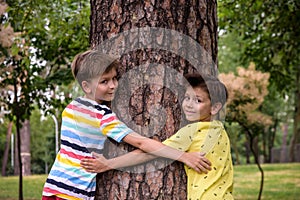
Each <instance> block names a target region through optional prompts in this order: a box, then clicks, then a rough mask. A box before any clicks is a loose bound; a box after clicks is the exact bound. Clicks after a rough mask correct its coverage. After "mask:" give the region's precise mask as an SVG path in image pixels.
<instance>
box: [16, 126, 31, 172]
mask: <svg viewBox="0 0 300 200" xmlns="http://www.w3.org/2000/svg"><path fill="white" fill-rule="evenodd" d="M20 137H21V138H22V139H21V151H20V153H21V162H22V175H24V176H27V175H31V154H30V123H29V120H25V121H24V122H23V123H22V126H21V129H20ZM15 147H16V151H15V152H18V151H17V148H18V145H15ZM15 155H16V156H17V155H18V154H17V153H15ZM15 160H16V162H15V163H16V164H15V167H14V174H15V175H17V174H19V173H20V167H19V164H18V163H19V161H18V159H15Z"/></svg>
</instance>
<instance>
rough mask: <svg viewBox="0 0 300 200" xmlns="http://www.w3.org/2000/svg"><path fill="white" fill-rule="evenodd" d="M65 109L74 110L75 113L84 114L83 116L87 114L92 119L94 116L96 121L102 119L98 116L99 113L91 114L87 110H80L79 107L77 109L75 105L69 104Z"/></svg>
mask: <svg viewBox="0 0 300 200" xmlns="http://www.w3.org/2000/svg"><path fill="white" fill-rule="evenodd" d="M67 108H69V109H71V110H75V111H78V112H81V113H84V114H89V115H90V116H92V117H95V116H96V118H97V119H102V117H103V115H102V114H100V113H95V112H92V111H90V110H87V109H84V108H80V107H78V106H76V105H72V104H69V105H68V106H67Z"/></svg>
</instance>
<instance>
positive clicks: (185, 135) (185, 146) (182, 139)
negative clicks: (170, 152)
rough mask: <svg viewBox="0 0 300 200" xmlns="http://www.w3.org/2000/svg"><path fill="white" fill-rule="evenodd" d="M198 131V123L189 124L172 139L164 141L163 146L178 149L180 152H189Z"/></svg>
mask: <svg viewBox="0 0 300 200" xmlns="http://www.w3.org/2000/svg"><path fill="white" fill-rule="evenodd" d="M196 131H197V123H194V124H189V125H187V126H185V127H183V128H181V129H179V130H178V131H177V132H176V133H175V134H174V135H172V136H171V137H170V138H168V139H166V140H165V141H163V144H165V145H167V146H169V147H173V148H175V149H178V150H180V151H188V150H189V148H190V146H191V144H192V142H193V137H194V133H195V132H196Z"/></svg>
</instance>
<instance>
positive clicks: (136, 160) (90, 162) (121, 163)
mask: <svg viewBox="0 0 300 200" xmlns="http://www.w3.org/2000/svg"><path fill="white" fill-rule="evenodd" d="M189 154H191V155H192V154H196V156H198V155H199V153H198V152H191V153H187V155H189ZM92 155H93V156H94V157H95V159H90V158H85V159H82V160H81V162H80V164H81V166H82V167H83V168H84V169H85V170H86V171H88V172H92V173H102V172H105V171H108V170H111V169H118V168H122V167H129V166H133V165H137V164H141V163H144V162H147V161H150V160H152V159H154V158H156V157H157V156H154V155H151V154H148V153H145V152H143V151H141V150H140V149H136V150H134V151H132V152H130V153H127V154H125V155H122V156H119V157H116V158H112V159H109V160H108V159H106V158H105V157H104V156H102V155H101V154H97V153H94V152H93V153H92ZM200 155H201V157H202V159H201V165H200V167H199V169H200V171H201V172H203V173H207V172H208V171H209V170H210V169H211V168H210V162H209V160H208V159H207V158H205V157H204V156H205V154H204V153H202V154H200ZM128 161H130V162H128Z"/></svg>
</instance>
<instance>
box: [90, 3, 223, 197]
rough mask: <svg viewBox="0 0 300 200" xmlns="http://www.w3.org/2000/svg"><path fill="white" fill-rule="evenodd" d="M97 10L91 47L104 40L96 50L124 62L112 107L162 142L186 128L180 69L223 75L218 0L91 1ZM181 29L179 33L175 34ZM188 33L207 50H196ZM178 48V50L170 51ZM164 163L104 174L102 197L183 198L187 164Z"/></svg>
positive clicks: (115, 150) (118, 150) (119, 150)
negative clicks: (218, 67)
mask: <svg viewBox="0 0 300 200" xmlns="http://www.w3.org/2000/svg"><path fill="white" fill-rule="evenodd" d="M91 9H92V16H91V32H90V34H91V36H90V38H91V46H92V47H97V46H98V45H100V46H102V47H99V46H98V48H101V49H103V48H104V49H105V50H106V51H107V52H108V53H112V54H116V55H119V56H120V60H121V63H122V67H121V70H120V74H121V76H120V77H121V81H120V82H121V83H122V84H119V85H120V87H119V90H118V92H119V94H120V98H118V97H117V98H116V100H115V102H113V105H114V110H115V111H116V112H117V113H118V114H119V117H120V118H121V120H123V121H125V122H126V123H127V124H128V125H129V126H130V127H132V128H133V129H134V130H136V131H137V132H139V133H141V134H143V135H145V136H147V137H152V138H155V139H158V140H164V139H165V138H167V137H169V136H171V135H172V134H174V133H175V131H176V130H177V129H178V128H179V126H180V115H181V112H180V103H179V102H180V100H179V99H178V95H179V90H178V87H179V86H175V85H176V83H178V82H180V80H181V79H180V78H181V77H182V74H184V73H188V72H195V71H198V72H201V73H208V74H216V73H217V72H216V65H215V64H214V63H215V62H216V60H217V15H216V1H209V2H207V1H174V0H168V1H163V2H162V1H123V0H122V1H115V0H114V1H107V0H103V1H101V0H98V1H91ZM150 27H156V28H153V29H151V28H150ZM138 28H140V29H138ZM159 28H161V29H159ZM162 29H163V30H162ZM169 30H173V32H172V31H169ZM175 31H176V32H175ZM176 33H180V34H181V35H180V34H177V36H179V37H176ZM184 36H189V37H190V38H192V39H193V42H195V41H196V42H198V43H197V44H200V45H199V46H201V47H202V48H203V49H204V50H203V49H195V48H196V47H195V46H193V43H192V42H191V40H188V37H186V38H184ZM103 43H105V45H104V44H103ZM103 46H105V47H103ZM187 47H189V49H188V48H187ZM174 48H175V49H176V51H173V52H172V51H170V49H174ZM204 51H205V52H206V53H204ZM189 54H191V55H189ZM183 58H185V59H183ZM189 59H190V60H193V61H194V60H195V61H197V64H196V65H194V64H195V63H189V61H190V60H189ZM154 63H155V64H154ZM171 69H172V70H174V71H175V72H174V71H172V70H171ZM171 72H174V73H173V74H172V73H171ZM175 74H176V75H175ZM124 77H125V78H124ZM126 77H127V78H126ZM122 86H123V87H122ZM125 87H126V88H125ZM174 91H175V92H174ZM128 107H129V109H128ZM161 107H163V109H162V108H161ZM157 109H158V110H157ZM129 113H130V114H129ZM128 115H129V116H128ZM162 122H163V125H162V126H161V123H162ZM108 149H109V152H108V153H107V154H108V155H107V156H116V155H120V154H123V153H126V152H128V151H131V150H132V148H131V147H130V146H127V145H123V144H121V145H119V146H114V145H113V144H110V145H109V147H108ZM160 165H162V164H160V162H159V161H158V160H156V161H154V162H151V163H148V164H146V165H141V166H138V167H136V168H134V170H133V171H130V170H129V171H126V170H124V171H116V170H114V171H110V172H107V173H104V174H100V175H98V176H97V186H98V187H97V195H96V199H185V198H186V177H185V173H184V170H183V168H182V165H181V164H180V163H177V162H175V163H173V164H171V165H169V166H167V167H165V168H163V167H159V166H160ZM157 168H158V169H157ZM150 169H152V170H150ZM153 169H157V170H153ZM140 171H142V172H143V171H146V172H145V173H142V172H140ZM134 172H136V173H134ZM137 172H140V173H137Z"/></svg>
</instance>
